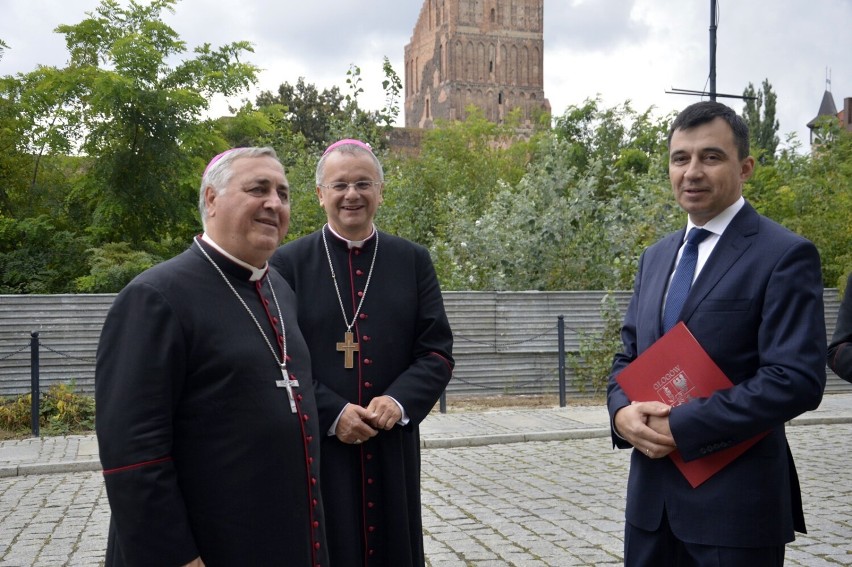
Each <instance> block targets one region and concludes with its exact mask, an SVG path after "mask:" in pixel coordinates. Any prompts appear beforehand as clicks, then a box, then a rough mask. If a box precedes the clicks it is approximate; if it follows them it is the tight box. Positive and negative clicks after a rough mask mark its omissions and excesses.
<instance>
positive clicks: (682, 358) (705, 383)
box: [616, 321, 768, 488]
mask: <svg viewBox="0 0 852 567" xmlns="http://www.w3.org/2000/svg"><path fill="white" fill-rule="evenodd" d="M616 381H617V382H618V384H619V386H621V389H622V390H624V393H625V394H627V397H628V398H629V399H630V400H631V401H641V402H646V401H657V402H663V403H665V404H669V405H670V406H672V407H677V406H679V405H680V404H683V403H686V402H688V401H690V400H693V399H696V398H706V397H708V396H710V394H712V393H713V392H715V391H716V390H725V389H727V388H730V387H731V386H733V384H732V383H731V381H730V380H728V377H727V376H725V374H724V372H722V370H721V369H720V368H719V367H718V366H716V363H715V362H713V359H711V358H710V356H709V355H708V354H707V353H706V352H704V349H703V348H701V345H700V344H698V341H697V340H695V337H694V336H692V333H690V332H689V329H687V328H686V325H684V324H683V322H682V321H681V322H680V323H678V324H677V325H675V326H674V327H673V328H672V329H671V330H670V331H669V332H668V333H666V334H665V335H663V336H662V337H661V338H660V339H659V340H658V341H657V342H655V343H654V344H653V345H651V346H650V347H649V348H648V349H647V350H646V351H645V352H643V353H642V354H640V355H639V356H637V357H636V360H634V361H633V362H631V363H630V364H629V365H628V366H627V367H626V368H625V369H624V370H622V371H621V372H620V373H619V374H618V376H617V377H616ZM767 433H768V432H767ZM765 435H766V433H761V434H760V435H756V436H755V437H752V438H751V439H747V440H745V441H742V442H741V443H738V444H736V445H734V446H733V447H728V448H727V449H723V450H721V451H717V452H715V453H712V454H710V455H707V456H706V457H701V458H698V459H694V460H692V461H689V462H686V461H684V460H683V458H682V457H681V456H680V452H678V451H677V449H675V450H674V451H672V452H671V453H670V454H669V457H670V458H671V460H672V461H673V462H674V464H675V465H676V466H677V468H678V469H680V472H681V473H683V476H685V477H686V480H687V481H689V484H691V485H692V487H693V488H695V487H696V486H698V485H699V484H701V483H702V482H704V481H705V480H707V479H708V478H710V477H711V476H713V475H714V474H716V473H717V472H719V471H720V470H722V469H723V468H725V467H726V466H727V465H728V464H729V463H730V462H731V461H733V460H734V459H736V458H737V457H739V456H740V455H742V454H743V453H745V452H746V450H747V449H748V448H749V447H751V446H752V445H754V444H755V443H757V442H758V441H759V440H760V439H761V438H763V437H764V436H765Z"/></svg>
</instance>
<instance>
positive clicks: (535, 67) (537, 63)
mask: <svg viewBox="0 0 852 567" xmlns="http://www.w3.org/2000/svg"><path fill="white" fill-rule="evenodd" d="M541 64H542V62H541V50H540V49H539V48H538V47H534V48H533V54H532V75H531V76H530V82H531V84H533V85H535V86H537V87H541V86H542V85H543V84H544V81H543V79H542V76H541Z"/></svg>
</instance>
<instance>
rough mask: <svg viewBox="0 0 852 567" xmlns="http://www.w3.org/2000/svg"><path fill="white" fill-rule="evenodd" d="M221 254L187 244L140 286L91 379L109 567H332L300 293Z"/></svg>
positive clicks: (128, 297)
mask: <svg viewBox="0 0 852 567" xmlns="http://www.w3.org/2000/svg"><path fill="white" fill-rule="evenodd" d="M273 155H274V154H273ZM264 159H266V158H264ZM241 161H248V160H247V159H246V160H241ZM272 163H273V164H274V163H277V161H274V162H272ZM278 167H279V168H280V165H279V166H278ZM250 181H252V182H253V181H254V180H253V179H252V180H250ZM247 187H248V185H247ZM232 190H233V191H235V193H233V194H231V195H229V198H231V199H243V200H248V201H249V202H254V200H255V199H256V198H257V196H256V195H255V194H254V193H250V192H248V191H247V192H245V193H243V194H241V193H240V191H242V188H241V187H238V188H235V189H231V188H230V187H229V189H228V191H232ZM251 191H255V189H254V187H253V186H252V188H251ZM258 195H259V193H258ZM266 198H267V199H272V200H274V199H275V197H270V196H267V197H266ZM253 206H254V205H253ZM257 211H262V209H260V208H258V209H257ZM219 214H220V216H221V215H222V213H221V209H220V212H219ZM251 215H252V217H250V218H251V221H250V222H252V223H257V222H258V221H257V219H258V218H262V219H263V222H266V223H269V222H272V221H271V220H270V219H273V218H274V216H272V215H266V216H264V213H262V212H254V213H251ZM259 230H261V231H268V229H267V228H266V227H260V228H259ZM279 230H280V229H279ZM219 234H221V233H219ZM273 234H274V232H273ZM271 240H272V241H273V242H275V245H277V242H278V241H280V240H278V241H276V240H275V239H274V238H273V239H271ZM214 242H215V241H214ZM218 244H219V243H218V242H216V243H215V244H211V241H210V240H208V236H207V235H206V234H205V236H204V239H202V238H196V239H195V241H194V242H193V243H192V245H190V247H189V249H187V250H186V251H185V252H183V253H182V254H180V255H179V256H177V257H175V258H173V259H171V260H168V261H166V262H163V263H161V264H159V265H157V266H154V267H153V268H151V269H149V270H148V271H146V272H144V273H143V274H141V275H140V276H138V277H137V278H136V279H134V280H133V281H132V282H131V283H130V284H129V285H128V286H127V287H126V288H125V289H124V290H123V291H122V292H121V293H120V294H119V295H118V296H117V297H116V299H115V302H114V303H113V305H112V307H111V309H110V311H109V314H108V315H107V318H106V322H105V324H104V327H103V331H102V334H101V340H100V344H99V347H98V359H97V367H96V376H95V379H96V398H97V434H98V442H99V446H100V458H101V462H102V465H103V469H104V471H103V474H104V479H105V482H106V488H107V495H108V498H109V503H110V508H111V512H112V518H111V522H110V528H109V541H108V550H107V557H106V565H108V566H110V565H114V566H121V565H144V566H150V565H183V564H186V563H188V562H190V561H192V560H193V559H196V558H199V557H200V559H201V561H203V562H204V564H205V565H206V566H207V567H212V566H216V565H224V566H234V565H288V566H297V567H309V566H315V565H328V559H327V555H326V549H325V547H326V546H325V535H324V528H325V523H324V517H323V509H322V500H321V496H320V490H319V472H320V470H319V464H320V458H319V437H320V428H319V419H318V415H317V411H316V402H315V398H314V391H313V388H312V377H311V365H310V358H309V354H308V348H307V345H306V344H305V340H304V338H303V336H302V334H301V332H300V331H299V327H298V325H297V322H296V321H297V320H296V309H297V307H296V299H295V296H294V294H293V291H292V290H291V289H290V286H289V285H287V283H286V282H285V281H284V279H283V278H282V277H281V276H280V275H279V274H278V273H277V272H276V271H274V270H270V269H268V267H266V268H265V269H252V268H251V266H248V267H247V266H245V265H242V264H241V263H240V262H237V261H236V260H235V258H233V257H231V256H230V255H228V254H227V252H225V251H224V250H223V249H222V248H220V247H219V246H218ZM272 249H273V250H274V246H273V248H272ZM270 252H271V251H270ZM264 263H265V262H264ZM214 264H215V266H214ZM217 268H218V269H217ZM225 280H227V283H226V281H225ZM229 284H230V285H229ZM237 295H238V296H239V299H238V297H237ZM240 300H242V301H240ZM249 311H250V312H251V315H250V314H249ZM279 312H280V316H281V318H283V329H284V333H283V334H282V333H281V323H282V321H280V319H279ZM259 327H260V329H262V330H263V332H264V334H265V336H266V339H265V338H264V337H263V336H262V335H261V332H260V330H259ZM285 343H286V349H285V348H283V347H284V344H285ZM272 349H275V352H277V353H278V357H279V359H280V356H281V353H282V352H283V351H286V367H287V369H286V373H287V379H288V381H289V380H294V381H297V382H298V386H296V385H294V384H292V383H290V388H289V391H288V388H286V387H283V386H285V385H286V382H285V378H284V375H283V374H282V371H281V368H280V367H279V365H278V363H277V361H276V360H275V358H274V357H273V354H272ZM291 393H292V400H291V398H290V394H291ZM291 404H292V405H291Z"/></svg>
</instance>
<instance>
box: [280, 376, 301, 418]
mask: <svg viewBox="0 0 852 567" xmlns="http://www.w3.org/2000/svg"><path fill="white" fill-rule="evenodd" d="M281 376H282V377H283V378H284V379H283V380H276V381H275V385H276V386H278V387H279V388H286V389H287V397H288V398H290V411H291V412H293V413H296V400H295V399H294V398H293V388H294V387H296V388H298V387H299V381H298V380H290V377H289V376H287V367H286V366H285V365H283V364H282V365H281Z"/></svg>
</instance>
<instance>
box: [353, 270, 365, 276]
mask: <svg viewBox="0 0 852 567" xmlns="http://www.w3.org/2000/svg"><path fill="white" fill-rule="evenodd" d="M355 275H356V276H363V275H364V270H360V269H359V270H355Z"/></svg>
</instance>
